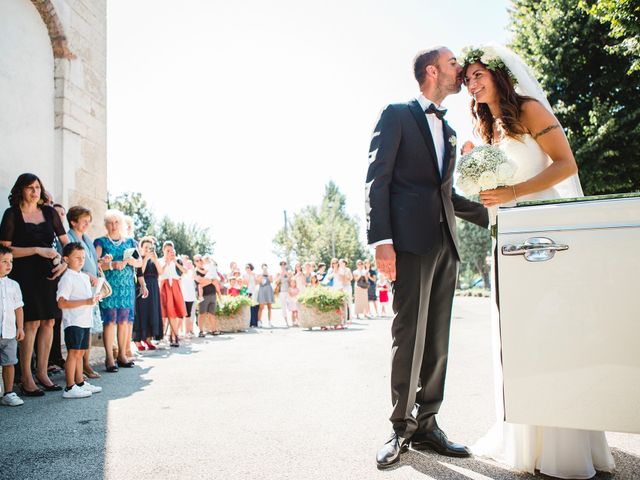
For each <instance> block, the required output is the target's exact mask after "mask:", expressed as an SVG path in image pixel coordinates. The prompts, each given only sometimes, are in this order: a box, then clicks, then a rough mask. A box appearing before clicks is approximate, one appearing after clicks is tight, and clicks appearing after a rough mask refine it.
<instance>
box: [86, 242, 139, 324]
mask: <svg viewBox="0 0 640 480" xmlns="http://www.w3.org/2000/svg"><path fill="white" fill-rule="evenodd" d="M93 244H94V245H95V246H96V247H101V248H102V256H105V255H107V254H110V255H111V256H113V261H114V262H121V261H122V259H123V258H124V252H125V250H127V249H129V248H136V247H137V244H136V241H135V240H134V239H133V238H126V239H122V240H117V241H113V240H111V239H110V238H108V237H100V238H96V239H95V240H94V242H93ZM104 276H105V278H106V279H107V282H109V285H111V289H112V290H113V293H112V294H111V296H109V297H107V298H105V299H104V300H102V301H101V302H100V314H101V315H102V322H103V323H104V324H105V325H109V324H112V323H114V322H115V323H118V324H120V323H125V322H129V323H133V319H134V317H135V302H134V299H135V279H134V270H133V267H132V266H131V265H127V266H126V267H125V268H123V269H122V270H106V271H105V272H104Z"/></svg>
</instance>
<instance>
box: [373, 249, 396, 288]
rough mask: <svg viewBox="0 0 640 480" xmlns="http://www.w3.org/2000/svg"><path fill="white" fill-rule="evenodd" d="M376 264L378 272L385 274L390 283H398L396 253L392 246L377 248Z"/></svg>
mask: <svg viewBox="0 0 640 480" xmlns="http://www.w3.org/2000/svg"><path fill="white" fill-rule="evenodd" d="M376 264H377V265H378V270H380V272H382V273H384V275H385V276H386V277H387V278H388V279H389V281H390V282H395V281H396V251H395V249H394V248H393V245H392V244H383V245H378V246H377V247H376Z"/></svg>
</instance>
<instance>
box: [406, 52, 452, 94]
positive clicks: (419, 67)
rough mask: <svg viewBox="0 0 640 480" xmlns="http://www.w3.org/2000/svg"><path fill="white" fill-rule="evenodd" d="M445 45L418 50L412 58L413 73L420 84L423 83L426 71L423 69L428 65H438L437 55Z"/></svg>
mask: <svg viewBox="0 0 640 480" xmlns="http://www.w3.org/2000/svg"><path fill="white" fill-rule="evenodd" d="M444 48H446V47H443V46H439V47H431V48H427V49H426V50H422V51H420V52H418V54H417V55H416V56H415V58H414V59H413V74H414V75H415V77H416V80H417V81H418V84H419V85H421V86H422V84H423V83H424V79H425V77H426V76H427V72H425V69H426V68H427V66H429V65H434V66H436V67H437V66H438V57H439V56H440V51H441V50H442V49H444Z"/></svg>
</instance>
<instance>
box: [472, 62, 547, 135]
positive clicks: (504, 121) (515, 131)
mask: <svg viewBox="0 0 640 480" xmlns="http://www.w3.org/2000/svg"><path fill="white" fill-rule="evenodd" d="M478 63H480V64H481V65H482V66H483V67H485V68H486V65H485V64H484V63H482V62H478ZM470 66H471V64H467V65H465V66H464V68H463V69H462V78H464V77H465V76H466V74H467V69H468V68H469V67H470ZM487 72H489V75H491V78H493V83H494V85H495V87H496V91H497V92H498V97H499V99H500V101H499V104H500V112H501V114H502V116H501V117H499V118H495V119H494V118H493V115H492V114H491V111H490V110H489V106H488V105H487V104H486V103H478V102H476V99H475V98H472V99H471V117H473V130H474V132H475V133H476V134H477V135H478V136H479V137H480V138H481V139H482V140H483V141H484V142H485V143H488V144H491V143H493V141H494V138H493V122H494V121H495V122H496V125H497V128H498V130H499V131H501V132H502V134H503V135H505V136H507V137H511V138H516V139H517V138H518V137H519V136H520V135H524V134H526V133H529V131H528V130H527V128H526V127H525V126H524V125H523V124H522V122H521V121H520V112H521V111H522V104H524V103H525V102H528V101H530V100H535V99H534V98H532V97H527V96H524V95H520V94H518V93H517V92H516V89H515V86H514V84H513V80H512V79H511V77H510V76H509V74H508V73H507V72H505V71H504V70H503V69H502V68H496V69H495V70H490V69H488V68H487Z"/></svg>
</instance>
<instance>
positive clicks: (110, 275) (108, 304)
mask: <svg viewBox="0 0 640 480" xmlns="http://www.w3.org/2000/svg"><path fill="white" fill-rule="evenodd" d="M123 225H124V218H123V215H122V212H120V211H119V210H107V212H106V213H105V214H104V226H105V228H106V230H107V234H106V235H105V236H104V237H99V238H96V239H95V241H94V242H93V244H94V246H95V247H96V253H97V256H98V259H99V261H100V264H101V265H102V269H103V270H104V275H105V277H106V279H107V281H108V282H109V284H110V285H111V290H112V291H113V293H112V294H111V296H109V297H107V298H105V299H104V300H102V301H101V302H100V315H101V316H102V323H103V328H104V334H103V339H104V349H105V352H106V360H105V367H106V370H107V372H110V373H115V372H117V371H118V367H121V368H131V367H133V366H134V363H133V362H132V361H131V360H130V359H129V358H127V356H126V352H127V339H128V338H129V331H130V329H129V324H130V323H133V319H134V315H135V313H134V312H135V305H134V296H135V293H134V292H135V277H134V269H135V268H139V267H140V266H141V265H142V261H141V259H140V258H134V255H133V253H134V252H135V251H136V243H135V241H134V240H133V238H125V236H124V235H123ZM116 325H117V326H118V334H117V335H118V358H117V359H114V358H113V341H114V338H115V328H116Z"/></svg>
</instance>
